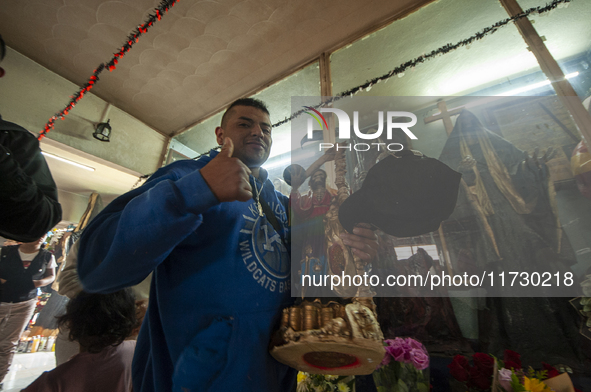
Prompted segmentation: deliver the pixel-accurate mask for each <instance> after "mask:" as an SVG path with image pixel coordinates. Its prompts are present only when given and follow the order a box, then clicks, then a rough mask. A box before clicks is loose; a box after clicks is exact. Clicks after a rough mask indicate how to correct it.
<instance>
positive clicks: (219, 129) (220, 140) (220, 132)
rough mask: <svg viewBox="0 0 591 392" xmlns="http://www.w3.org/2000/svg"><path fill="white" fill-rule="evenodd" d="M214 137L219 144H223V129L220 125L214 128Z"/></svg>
mask: <svg viewBox="0 0 591 392" xmlns="http://www.w3.org/2000/svg"><path fill="white" fill-rule="evenodd" d="M215 139H216V141H217V142H218V144H219V145H220V146H221V145H222V144H224V129H223V128H222V127H216V128H215Z"/></svg>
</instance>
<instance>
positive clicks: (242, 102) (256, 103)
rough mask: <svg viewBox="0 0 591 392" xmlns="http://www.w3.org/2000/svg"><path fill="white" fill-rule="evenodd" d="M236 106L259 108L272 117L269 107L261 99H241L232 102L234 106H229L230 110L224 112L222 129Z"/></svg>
mask: <svg viewBox="0 0 591 392" xmlns="http://www.w3.org/2000/svg"><path fill="white" fill-rule="evenodd" d="M234 106H252V107H253V108H257V109H259V110H261V111H263V112H265V113H267V114H268V115H270V113H269V109H267V105H266V104H265V103H264V102H263V101H261V100H260V99H256V98H240V99H237V100H236V101H234V102H232V104H230V106H228V108H227V109H226V111H225V112H224V115H223V116H222V124H221V125H222V128H223V127H224V124H225V123H226V121H227V119H228V115H229V113H230V111H231V110H232V108H233V107H234Z"/></svg>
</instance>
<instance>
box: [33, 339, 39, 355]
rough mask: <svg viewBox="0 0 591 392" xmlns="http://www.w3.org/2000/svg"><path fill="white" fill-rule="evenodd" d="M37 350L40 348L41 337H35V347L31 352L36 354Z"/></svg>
mask: <svg viewBox="0 0 591 392" xmlns="http://www.w3.org/2000/svg"><path fill="white" fill-rule="evenodd" d="M37 348H39V335H36V336H33V347H31V352H32V353H36V352H37Z"/></svg>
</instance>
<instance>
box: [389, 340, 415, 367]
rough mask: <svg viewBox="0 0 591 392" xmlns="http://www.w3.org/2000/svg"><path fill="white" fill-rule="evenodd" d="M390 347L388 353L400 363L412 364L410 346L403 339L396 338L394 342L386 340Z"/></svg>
mask: <svg viewBox="0 0 591 392" xmlns="http://www.w3.org/2000/svg"><path fill="white" fill-rule="evenodd" d="M385 342H386V343H388V346H386V352H387V353H388V354H390V355H391V356H392V358H394V360H395V361H398V362H406V363H409V362H410V350H411V347H410V344H409V343H408V342H407V341H406V340H405V339H402V338H396V339H394V340H386V341H385Z"/></svg>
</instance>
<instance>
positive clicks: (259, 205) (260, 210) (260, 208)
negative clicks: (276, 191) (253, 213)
mask: <svg viewBox="0 0 591 392" xmlns="http://www.w3.org/2000/svg"><path fill="white" fill-rule="evenodd" d="M257 207H258V208H259V215H260V216H261V218H262V217H263V216H264V214H263V206H262V205H261V202H260V201H258V200H257Z"/></svg>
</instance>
